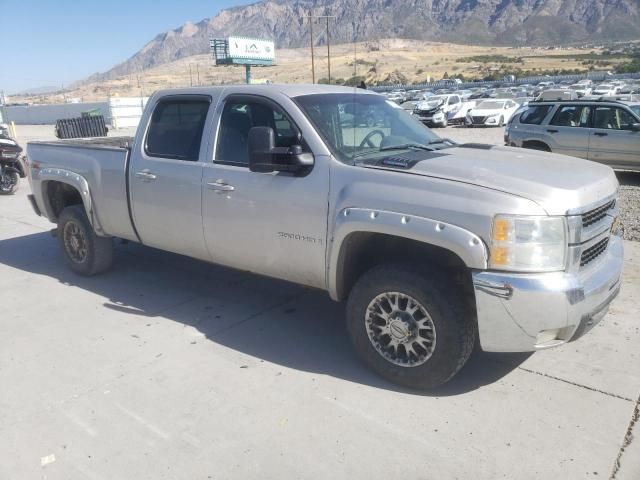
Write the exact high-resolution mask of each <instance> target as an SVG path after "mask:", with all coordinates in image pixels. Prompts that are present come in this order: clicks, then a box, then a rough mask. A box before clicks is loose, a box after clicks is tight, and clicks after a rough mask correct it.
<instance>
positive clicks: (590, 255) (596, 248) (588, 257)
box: [580, 237, 609, 267]
mask: <svg viewBox="0 0 640 480" xmlns="http://www.w3.org/2000/svg"><path fill="white" fill-rule="evenodd" d="M607 245H609V237H605V238H603V239H602V240H600V241H599V242H598V243H596V244H594V245H592V246H591V247H589V248H587V249H585V250H584V251H583V252H582V255H581V257H580V266H581V267H584V266H585V265H586V264H587V263H589V262H592V261H593V260H595V259H596V258H598V257H599V256H600V255H602V254H603V253H604V252H605V251H606V250H607Z"/></svg>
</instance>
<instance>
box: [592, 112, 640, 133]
mask: <svg viewBox="0 0 640 480" xmlns="http://www.w3.org/2000/svg"><path fill="white" fill-rule="evenodd" d="M635 121H636V120H635V119H634V118H633V116H631V114H630V113H629V112H627V111H625V110H623V109H622V108H618V107H596V109H595V115H594V118H593V128H600V129H607V130H631V125H632V124H633V123H634V122H635Z"/></svg>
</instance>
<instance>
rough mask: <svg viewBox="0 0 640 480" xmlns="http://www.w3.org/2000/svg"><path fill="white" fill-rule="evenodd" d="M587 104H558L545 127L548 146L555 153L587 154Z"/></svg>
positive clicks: (584, 155)
mask: <svg viewBox="0 0 640 480" xmlns="http://www.w3.org/2000/svg"><path fill="white" fill-rule="evenodd" d="M590 113H591V108H590V107H589V106H588V105H571V104H566V105H560V107H559V108H558V109H557V110H556V113H555V114H554V115H553V117H552V118H551V121H550V122H549V124H548V125H547V126H546V127H545V130H546V132H545V133H546V136H547V138H548V140H549V142H548V143H549V146H550V147H551V150H552V151H553V152H555V153H563V154H565V155H571V156H574V157H581V158H587V157H588V156H589V115H590Z"/></svg>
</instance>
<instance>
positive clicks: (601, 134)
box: [594, 132, 609, 137]
mask: <svg viewBox="0 0 640 480" xmlns="http://www.w3.org/2000/svg"><path fill="white" fill-rule="evenodd" d="M594 135H595V136H596V137H606V136H607V135H609V134H608V133H604V132H594Z"/></svg>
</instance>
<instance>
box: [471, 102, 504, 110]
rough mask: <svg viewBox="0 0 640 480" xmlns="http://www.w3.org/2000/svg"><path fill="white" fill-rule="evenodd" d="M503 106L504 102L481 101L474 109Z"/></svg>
mask: <svg viewBox="0 0 640 480" xmlns="http://www.w3.org/2000/svg"><path fill="white" fill-rule="evenodd" d="M502 107H504V102H482V103H481V104H480V105H478V106H477V107H476V108H475V109H476V110H495V109H497V108H502Z"/></svg>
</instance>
